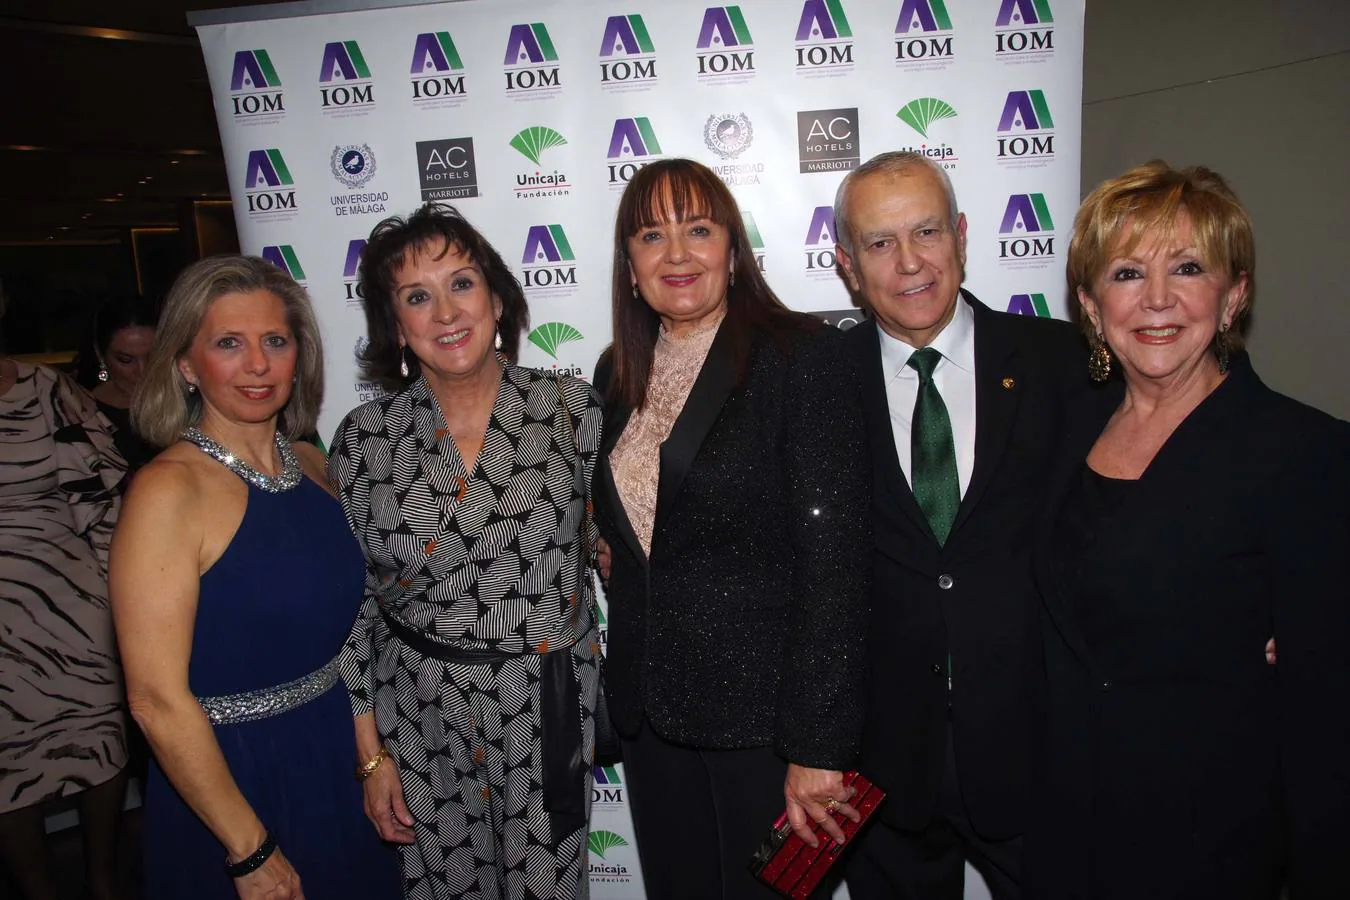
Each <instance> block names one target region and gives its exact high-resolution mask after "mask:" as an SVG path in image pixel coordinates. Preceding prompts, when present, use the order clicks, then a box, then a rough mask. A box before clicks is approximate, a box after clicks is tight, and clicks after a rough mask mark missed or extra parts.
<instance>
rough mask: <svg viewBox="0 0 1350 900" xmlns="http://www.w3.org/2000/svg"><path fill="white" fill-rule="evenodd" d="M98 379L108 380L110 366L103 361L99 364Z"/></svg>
mask: <svg viewBox="0 0 1350 900" xmlns="http://www.w3.org/2000/svg"><path fill="white" fill-rule="evenodd" d="M98 380H99V381H102V382H105V383H106V382H107V381H108V367H107V366H105V365H104V364H103V363H99V364H98Z"/></svg>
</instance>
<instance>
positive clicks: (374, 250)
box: [358, 202, 530, 391]
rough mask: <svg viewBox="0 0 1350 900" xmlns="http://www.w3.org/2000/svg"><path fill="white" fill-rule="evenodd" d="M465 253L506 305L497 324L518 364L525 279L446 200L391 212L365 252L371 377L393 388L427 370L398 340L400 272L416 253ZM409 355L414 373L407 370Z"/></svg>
mask: <svg viewBox="0 0 1350 900" xmlns="http://www.w3.org/2000/svg"><path fill="white" fill-rule="evenodd" d="M452 249H453V250H456V251H458V252H460V253H463V254H465V255H467V256H468V257H469V259H470V260H472V261H473V263H474V264H475V265H477V266H478V268H480V269H482V271H483V277H484V278H486V279H487V283H488V288H489V289H490V290H491V291H492V295H493V296H494V297H496V298H497V300H498V301H499V302H500V303H501V305H502V316H501V319H499V320H498V322H497V333H498V334H500V335H501V339H502V346H501V351H502V353H503V354H504V355H505V356H506V358H507V359H509V360H511V361H512V362H515V360H516V356H517V354H518V353H519V351H520V335H521V333H522V332H524V331H525V329H526V328H527V327H529V323H530V309H529V306H527V305H526V303H525V293H524V292H523V291H522V290H521V288H520V282H519V281H517V280H516V276H515V275H514V274H512V272H511V270H510V269H509V268H508V267H507V265H506V263H505V262H504V261H503V260H502V257H501V254H499V253H498V252H497V251H496V250H495V249H493V247H492V245H491V244H489V243H488V241H487V238H485V237H483V235H482V234H481V233H479V231H478V229H476V228H474V227H473V226H472V225H470V224H469V221H468V220H467V219H465V218H464V216H463V215H461V214H460V212H459V210H457V209H455V208H454V207H453V206H450V205H449V204H445V203H435V202H429V203H424V204H423V205H422V206H420V207H419V208H418V209H417V210H416V211H415V212H413V214H412V215H410V216H408V217H407V218H406V219H405V218H403V217H401V216H390V217H389V218H387V219H385V220H384V221H382V222H380V224H378V225H376V226H375V229H374V230H373V231H371V233H370V239H369V240H368V241H367V242H366V248H365V250H364V251H362V253H361V271H360V277H359V280H358V288H359V293H360V294H361V296H362V298H363V299H362V306H363V308H364V309H365V313H366V337H367V339H368V340H369V341H370V343H369V344H368V345H367V346H366V348H365V350H364V351H363V352H361V353H360V355H359V357H358V361H359V362H360V364H361V367H362V368H363V369H364V371H365V374H366V377H367V378H369V379H370V380H371V381H375V382H378V383H379V384H380V385H381V386H383V387H385V388H387V389H389V390H394V391H397V390H400V389H401V388H403V387H405V386H406V385H408V384H409V383H410V382H412V381H413V380H415V379H416V378H417V377H418V376H419V375H420V374H421V371H422V366H421V363H419V362H418V360H417V357H416V356H414V355H413V354H411V353H407V354H405V353H404V350H403V348H402V347H400V346H399V341H398V319H397V318H396V317H395V316H394V287H395V285H394V276H395V274H396V273H397V272H398V270H399V268H401V267H402V266H403V264H404V263H405V262H407V261H408V260H409V259H410V257H411V256H413V255H415V254H416V253H418V252H420V251H422V250H429V251H431V252H434V253H435V254H436V258H437V259H439V258H440V257H441V256H443V255H444V254H446V253H449V252H450V251H451V250H452ZM405 359H406V361H407V363H408V374H407V375H406V376H404V375H403V374H402V373H401V371H400V370H401V367H402V364H403V362H404V360H405Z"/></svg>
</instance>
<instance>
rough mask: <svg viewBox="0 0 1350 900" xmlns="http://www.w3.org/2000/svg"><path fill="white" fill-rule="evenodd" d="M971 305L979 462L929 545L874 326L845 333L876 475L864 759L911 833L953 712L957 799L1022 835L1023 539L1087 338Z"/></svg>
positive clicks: (1082, 374)
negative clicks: (904, 466)
mask: <svg viewBox="0 0 1350 900" xmlns="http://www.w3.org/2000/svg"><path fill="white" fill-rule="evenodd" d="M962 298H963V299H962V301H959V302H965V303H969V304H970V306H971V307H972V309H973V310H974V314H975V378H976V388H975V416H976V424H975V466H974V470H973V472H972V475H971V479H970V484H969V486H968V487H967V489H966V492H965V495H964V496H963V497H962V499H961V506H960V507H959V509H958V511H957V516H956V522H955V524H954V525H953V527H952V531H951V534H950V535H949V537H948V539H947V542H946V545H945V546H939V545H938V543H937V540H936V539H935V538H934V537H933V534H932V532H931V531H930V530H929V527H928V522H927V520H926V519H925V518H924V515H923V512H922V511H921V510H920V509H919V505H918V503H917V501H916V500H915V499H914V493H913V491H912V490H911V489H910V486H909V483H908V482H907V481H906V479H905V476H904V473H903V472H902V471H901V469H900V463H899V460H898V459H897V457H896V453H895V439H894V436H893V433H892V431H891V421H890V411H889V408H888V406H887V403H886V389H885V376H884V375H883V373H882V370H881V346H880V343H879V339H878V334H877V326H876V324H875V322H867V323H865V324H861V325H858V326H856V327H854V328H853V329H851V330H850V331H849V332H848V333H847V334H846V336H845V342H846V344H847V345H848V347H847V349H848V351H849V352H850V354H851V356H852V357H853V359H854V360H855V361H856V363H857V365H858V371H857V376H858V377H859V378H860V380H861V384H862V388H863V398H864V399H863V402H864V413H865V419H866V423H867V430H868V436H869V440H870V443H871V446H872V462H873V471H874V478H875V485H874V495H875V510H876V514H875V519H874V529H875V532H876V555H875V570H874V573H873V597H872V614H871V623H870V625H869V627H868V634H869V636H870V638H871V643H870V647H869V652H868V659H869V668H870V672H869V677H868V684H867V698H868V706H867V714H866V720H865V726H864V733H863V747H862V755H861V759H860V761H859V765H860V768H861V769H862V770H863V772H864V773H865V774H867V775H868V776H869V777H870V778H872V779H873V780H874V781H875V782H876V783H877V784H879V785H881V786H882V787H883V788H886V789H887V790H888V791H889V792H890V793H891V794H892V797H891V799H890V800H888V801H887V803H886V804H885V805H884V806H883V807H882V810H881V811H880V813H879V815H880V816H881V817H882V819H883V821H886V822H889V823H890V824H892V825H894V826H896V827H900V828H906V829H918V828H922V827H924V826H925V825H927V824H928V822H929V821H930V820H931V819H932V817H933V812H934V809H935V806H936V803H937V795H938V787H939V785H940V784H941V781H942V770H943V765H944V753H945V752H946V746H947V725H948V716H949V711H948V704H947V701H948V698H947V677H946V669H947V656H948V653H950V654H951V659H952V666H953V677H952V705H951V710H950V722H951V731H952V735H953V739H954V742H955V751H956V761H957V767H958V775H959V779H960V783H961V790H962V795H963V797H964V799H965V804H966V809H967V812H968V814H969V815H970V818H971V820H972V822H973V823H974V825H975V828H976V829H977V830H978V831H979V833H980V834H981V835H982V836H983V837H985V838H988V839H1002V838H1007V837H1012V836H1013V835H1017V834H1020V833H1021V832H1022V830H1023V826H1024V816H1025V812H1026V798H1027V794H1028V791H1029V788H1030V781H1031V768H1030V766H1031V760H1030V754H1031V722H1032V718H1033V717H1032V708H1031V703H1032V699H1033V696H1034V678H1035V676H1036V674H1037V673H1038V672H1039V666H1038V662H1037V660H1038V656H1039V649H1038V647H1037V640H1038V634H1037V630H1036V610H1037V607H1038V602H1039V601H1038V599H1037V597H1036V593H1035V588H1034V585H1033V582H1032V577H1031V546H1032V536H1033V534H1034V531H1035V523H1036V521H1037V520H1038V511H1039V509H1040V502H1041V500H1042V498H1043V497H1044V493H1045V485H1046V479H1047V477H1048V475H1049V471H1050V465H1051V463H1052V461H1053V459H1054V451H1055V449H1056V447H1057V446H1058V442H1059V439H1060V435H1061V434H1062V432H1063V430H1064V412H1065V406H1066V400H1065V398H1066V397H1067V396H1068V394H1069V393H1071V392H1073V391H1074V390H1077V389H1082V388H1083V386H1085V385H1087V383H1088V377H1087V365H1086V354H1085V352H1084V349H1083V341H1082V339H1081V337H1080V336H1079V335H1078V334H1077V332H1076V331H1075V330H1074V328H1073V327H1072V326H1071V325H1069V324H1068V323H1066V322H1060V321H1055V320H1051V319H1037V318H1034V317H1027V316H1017V315H1011V314H1008V313H1000V312H994V311H993V310H990V309H989V308H988V307H986V306H984V305H983V304H982V303H980V302H979V301H978V300H976V299H975V297H974V296H972V295H971V294H969V293H967V292H965V291H962Z"/></svg>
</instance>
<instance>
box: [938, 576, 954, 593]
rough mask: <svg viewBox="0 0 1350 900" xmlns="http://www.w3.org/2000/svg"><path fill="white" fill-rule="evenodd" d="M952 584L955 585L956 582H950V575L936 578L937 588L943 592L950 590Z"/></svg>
mask: <svg viewBox="0 0 1350 900" xmlns="http://www.w3.org/2000/svg"><path fill="white" fill-rule="evenodd" d="M953 584H956V582H955V581H953V580H952V576H950V575H939V576H938V587H940V588H941V589H942V590H944V591H949V590H951V589H952V585H953Z"/></svg>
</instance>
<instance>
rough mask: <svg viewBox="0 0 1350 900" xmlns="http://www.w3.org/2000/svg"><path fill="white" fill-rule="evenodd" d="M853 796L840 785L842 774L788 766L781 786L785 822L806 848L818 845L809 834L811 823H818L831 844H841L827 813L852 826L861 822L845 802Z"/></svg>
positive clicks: (839, 833)
mask: <svg viewBox="0 0 1350 900" xmlns="http://www.w3.org/2000/svg"><path fill="white" fill-rule="evenodd" d="M855 793H856V791H855V789H854V788H852V787H850V786H848V785H846V784H844V773H843V772H839V771H837V770H834V769H811V768H807V767H806V766H799V765H797V764H796V763H788V770H787V781H786V782H785V783H784V784H783V796H784V797H786V798H787V814H788V821H789V822H791V823H792V830H793V831H795V832H796V833H797V837H799V838H801V839H802V840H803V841H805V842H806V844H807V845H808V846H811V847H815V846H817V845H818V844H819V843H820V842H819V841H817V840H816V835H815V832H813V831H812V830H811V823H812V822H819V823H820V826H821V827H822V828H824V829H825V833H826V834H828V835H829V836H830V837H831V838H832V839H834V841H835V843H839V844H842V843H844V832H843V830H842V829H841V828H840V827H839V823H838V822H836V821H835V820H834V816H832V815H830V812H831V810H833V811H834V812H837V813H839V814H840V815H844V816H847V817H848V818H850V819H852V820H853V821H855V822H858V821H861V819H862V816H860V815H858V811H857V810H856V809H854V808H853V807H852V806H850V805H849V802H848V801H850V800H852V799H853V795H854V794H855Z"/></svg>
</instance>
